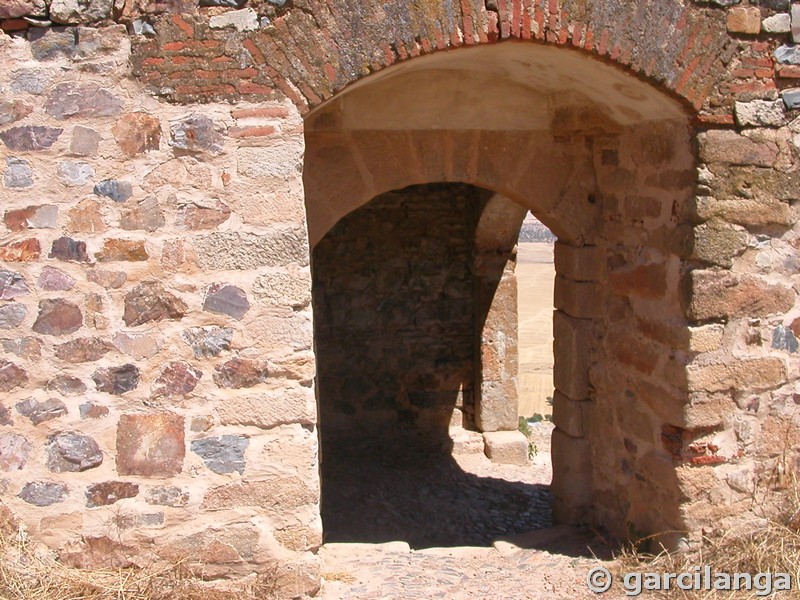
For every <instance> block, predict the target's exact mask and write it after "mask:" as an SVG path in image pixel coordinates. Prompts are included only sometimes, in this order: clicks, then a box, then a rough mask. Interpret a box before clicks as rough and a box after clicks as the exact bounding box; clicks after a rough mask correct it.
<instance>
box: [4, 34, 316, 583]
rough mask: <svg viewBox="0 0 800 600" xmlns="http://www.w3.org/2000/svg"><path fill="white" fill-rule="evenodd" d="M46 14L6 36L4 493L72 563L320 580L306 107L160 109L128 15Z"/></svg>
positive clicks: (162, 106)
mask: <svg viewBox="0 0 800 600" xmlns="http://www.w3.org/2000/svg"><path fill="white" fill-rule="evenodd" d="M44 32H45V33H44V36H43V37H40V38H38V39H36V40H35V41H33V42H30V43H29V42H28V41H27V40H25V39H20V38H9V37H7V36H2V37H0V54H2V61H3V62H2V64H3V68H2V69H0V91H2V97H1V99H0V120H2V123H3V126H2V130H0V140H1V141H2V145H0V163H1V164H2V166H1V167H0V170H2V178H3V179H2V187H1V188H0V205H2V212H3V225H2V229H3V231H2V242H0V259H2V261H3V262H2V266H1V267H0V298H2V300H1V301H0V344H1V346H0V349H1V350H2V355H1V356H0V390H2V392H3V400H2V407H1V408H0V415H1V416H2V428H1V429H2V431H0V470H1V471H2V480H1V485H2V498H3V504H4V505H5V506H7V507H8V508H9V509H10V510H11V511H12V512H13V514H14V515H15V517H17V518H18V519H19V520H20V522H22V523H24V525H25V526H26V527H27V528H28V529H29V531H30V533H31V535H32V536H33V537H34V538H35V539H37V540H41V541H44V542H46V543H47V544H48V545H50V546H51V547H53V548H54V549H56V550H58V551H59V552H60V555H61V557H62V558H63V559H64V560H65V561H67V562H68V563H70V564H77V565H81V566H93V565H101V564H108V563H112V564H115V565H118V566H119V565H126V564H131V563H138V564H142V563H147V562H149V561H151V560H157V559H166V560H176V559H178V558H181V557H183V556H188V557H190V559H191V561H199V562H202V563H207V564H206V566H205V567H204V569H205V571H204V573H205V576H208V577H215V576H221V575H230V574H237V573H238V574H241V575H245V574H247V573H250V572H253V571H263V570H266V571H268V572H271V569H273V568H274V564H276V563H277V564H278V565H279V570H280V571H281V572H282V574H281V579H282V582H283V583H282V585H284V586H285V587H286V589H290V590H294V591H310V590H313V589H314V588H315V587H316V585H317V574H316V562H315V558H314V556H313V554H312V553H311V552H310V551H311V550H313V549H315V548H316V547H317V546H318V545H319V543H320V539H321V523H320V517H319V484H318V475H317V434H316V430H315V423H316V409H315V398H314V391H313V387H312V381H313V377H314V357H313V353H312V324H311V308H310V298H311V296H310V271H309V261H308V242H307V237H306V230H305V225H304V216H303V214H304V213H303V187H302V182H301V160H302V152H303V138H302V121H301V120H300V117H299V114H298V112H297V109H296V108H295V106H294V105H293V104H292V103H291V102H288V101H286V100H281V101H274V102H270V103H261V104H259V105H249V104H247V103H246V102H242V103H239V104H238V105H236V106H231V105H223V104H205V105H202V106H201V105H191V104H187V105H182V106H170V105H165V104H163V103H161V102H159V101H157V100H155V99H154V98H153V97H152V96H150V95H149V94H147V93H146V92H144V91H143V89H142V87H141V85H140V84H139V83H137V82H136V81H135V80H134V79H132V78H131V77H130V76H129V48H130V44H129V37H128V35H127V33H126V31H125V27H124V26H111V27H106V28H102V29H89V28H70V29H66V30H63V31H58V30H55V29H51V30H44ZM276 156H277V157H279V159H277V160H276V159H275V158H274V157H276Z"/></svg>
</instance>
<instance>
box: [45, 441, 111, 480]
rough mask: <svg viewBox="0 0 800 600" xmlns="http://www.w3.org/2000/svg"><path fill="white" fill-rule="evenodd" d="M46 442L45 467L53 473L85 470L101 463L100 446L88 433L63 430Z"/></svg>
mask: <svg viewBox="0 0 800 600" xmlns="http://www.w3.org/2000/svg"><path fill="white" fill-rule="evenodd" d="M47 442H48V443H47V468H48V469H50V470H51V471H52V472H53V473H65V472H78V471H86V470H88V469H94V468H95V467H99V466H100V465H101V464H102V463H103V453H102V451H101V450H100V446H98V445H97V442H95V441H94V439H92V438H91V437H89V436H88V435H84V434H82V433H78V432H75V431H65V432H62V433H57V434H55V435H52V436H50V438H48V441H47Z"/></svg>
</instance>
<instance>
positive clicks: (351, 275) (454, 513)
mask: <svg viewBox="0 0 800 600" xmlns="http://www.w3.org/2000/svg"><path fill="white" fill-rule="evenodd" d="M492 196H493V193H492V192H488V191H486V190H483V189H480V188H477V187H474V186H470V185H466V184H458V183H447V184H429V185H421V186H411V187H408V188H405V189H402V190H397V191H393V192H390V193H387V194H383V195H381V196H378V197H377V198H375V199H373V200H372V201H371V202H369V203H368V204H366V205H365V206H363V207H361V208H359V209H357V210H355V211H354V212H352V213H350V214H349V215H347V216H346V217H344V218H343V219H342V220H341V221H339V223H337V224H336V226H335V227H333V229H331V231H330V232H329V233H328V234H327V235H326V236H325V237H324V238H323V239H322V240H321V241H320V242H319V243H318V244H317V245H316V247H315V248H314V250H313V255H312V270H313V293H314V318H315V322H314V327H315V340H316V354H317V359H318V372H317V378H318V379H317V390H318V395H319V396H318V397H319V414H320V435H321V475H322V519H323V528H324V533H325V540H326V541H329V542H331V541H360V542H385V541H390V540H405V541H408V542H409V543H410V544H411V545H412V546H414V547H428V546H456V545H464V544H468V545H486V544H490V543H491V542H492V541H493V540H494V539H496V538H497V537H499V536H502V535H505V534H509V533H518V532H524V531H529V530H531V529H536V528H539V527H545V526H547V525H548V524H549V492H548V489H547V486H545V485H535V484H530V483H522V482H514V481H506V480H504V479H502V478H499V477H498V478H495V477H490V476H478V475H475V474H472V473H469V472H466V471H465V470H464V469H462V468H461V467H460V466H459V464H458V463H457V462H456V460H455V459H454V458H453V457H452V456H451V449H452V440H451V438H450V435H449V427H450V425H451V422H452V421H456V424H457V425H459V426H460V425H464V426H465V427H467V428H474V425H475V419H474V415H475V406H476V394H480V392H481V390H480V388H481V386H480V379H481V377H482V376H483V373H482V366H481V348H480V345H481V344H480V338H481V332H482V331H483V325H484V323H485V321H486V318H487V314H488V312H489V310H490V305H491V295H492V293H493V291H494V289H495V287H496V286H497V285H498V283H499V281H500V280H501V278H502V275H503V273H504V269H505V264H506V260H507V258H506V256H505V255H498V256H497V257H496V258H494V259H493V260H491V261H488V263H487V261H486V257H487V255H486V254H485V252H484V253H483V254H481V255H480V257H481V259H480V260H478V259H477V257H478V252H477V251H476V229H477V227H478V224H479V221H480V219H481V215H482V212H483V211H484V208H485V207H486V206H487V203H488V202H489V200H490V198H491V197H492ZM495 271H496V272H495ZM487 282H489V283H487ZM487 294H488V297H487ZM476 388H477V392H476ZM454 409H458V412H457V413H455V414H456V415H457V419H454V418H453V415H454ZM514 421H516V415H514Z"/></svg>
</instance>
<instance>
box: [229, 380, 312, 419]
mask: <svg viewBox="0 0 800 600" xmlns="http://www.w3.org/2000/svg"><path fill="white" fill-rule="evenodd" d="M217 412H218V414H219V419H220V423H221V424H222V425H241V426H245V427H259V428H261V429H271V428H273V427H276V426H278V425H282V424H285V423H302V424H305V425H313V424H314V423H316V420H317V409H316V399H315V397H314V390H313V389H310V388H307V387H300V388H294V389H290V390H269V389H266V390H259V391H258V392H256V390H255V389H254V390H253V391H252V392H250V393H238V394H236V395H235V396H231V397H228V398H226V400H225V402H222V403H219V405H218V411H217Z"/></svg>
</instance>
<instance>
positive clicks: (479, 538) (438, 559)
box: [320, 423, 614, 600]
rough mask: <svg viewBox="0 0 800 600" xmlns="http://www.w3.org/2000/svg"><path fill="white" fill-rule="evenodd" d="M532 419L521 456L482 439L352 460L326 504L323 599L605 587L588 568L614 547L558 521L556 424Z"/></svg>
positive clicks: (491, 595) (505, 595)
mask: <svg viewBox="0 0 800 600" xmlns="http://www.w3.org/2000/svg"><path fill="white" fill-rule="evenodd" d="M531 428H532V433H531V436H530V438H529V439H530V441H531V442H532V444H533V448H535V450H534V452H533V453H532V457H531V462H530V464H529V465H528V466H523V467H518V466H510V465H495V464H492V463H491V462H489V460H488V459H486V457H485V456H484V455H483V454H482V452H480V451H475V450H474V449H472V450H469V451H467V452H465V453H461V454H456V455H454V456H452V457H450V456H448V457H446V458H440V459H438V460H437V459H435V457H430V456H429V457H427V458H425V459H422V460H419V459H420V457H415V456H414V455H413V453H410V454H409V455H408V456H407V458H406V459H405V460H402V461H398V460H397V459H396V457H393V458H392V459H391V460H385V461H375V460H374V457H373V458H372V459H371V460H366V459H365V460H364V461H363V464H361V463H353V462H350V463H348V464H349V467H350V468H349V469H348V472H344V471H342V472H340V473H336V474H335V476H336V477H335V479H336V480H337V481H338V483H337V484H336V485H337V489H336V490H335V493H334V494H333V496H331V495H330V494H329V495H328V498H329V500H328V502H329V504H328V506H327V507H325V508H324V510H323V514H324V515H327V517H324V518H323V523H324V526H325V531H326V543H325V544H324V545H323V547H322V548H321V550H320V557H321V558H322V561H323V587H322V591H321V592H320V598H322V599H323V600H340V599H341V600H344V599H348V600H379V599H380V600H383V599H397V600H400V599H403V600H423V599H426V600H427V599H430V598H443V599H448V600H449V599H453V600H462V599H463V600H479V599H480V600H484V599H485V600H496V599H531V600H540V599H541V600H544V599H545V598H548V599H549V598H571V599H578V600H583V599H584V598H585V599H588V598H595V597H596V596H595V595H594V594H592V593H591V592H590V591H589V590H588V588H587V585H586V578H587V574H588V573H589V571H590V569H591V568H593V567H594V566H598V565H603V564H605V563H603V562H601V561H599V560H598V559H597V558H595V555H597V556H603V555H604V554H605V553H607V549H606V548H605V546H603V544H602V542H601V541H600V540H598V539H597V538H596V536H595V535H594V534H593V533H592V532H588V531H584V530H579V529H574V528H571V527H555V528H553V527H551V523H550V509H549V500H550V493H549V484H550V480H551V477H552V469H551V464H550V435H551V433H552V424H550V423H537V424H534V425H532V427H531ZM462 452H463V449H462ZM356 454H357V455H361V456H364V454H363V453H360V454H359V453H356ZM329 481H330V480H329ZM331 503H333V504H331ZM603 597H604V598H609V597H614V596H609V595H608V594H604V595H603Z"/></svg>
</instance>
